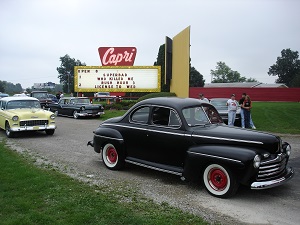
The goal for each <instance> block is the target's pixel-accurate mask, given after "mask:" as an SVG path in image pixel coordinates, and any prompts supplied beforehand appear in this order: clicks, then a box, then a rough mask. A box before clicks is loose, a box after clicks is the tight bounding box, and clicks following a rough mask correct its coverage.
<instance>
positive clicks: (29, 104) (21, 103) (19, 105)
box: [6, 100, 41, 109]
mask: <svg viewBox="0 0 300 225" xmlns="http://www.w3.org/2000/svg"><path fill="white" fill-rule="evenodd" d="M23 108H41V105H40V102H39V101H37V100H16V101H10V102H7V105H6V109H23Z"/></svg>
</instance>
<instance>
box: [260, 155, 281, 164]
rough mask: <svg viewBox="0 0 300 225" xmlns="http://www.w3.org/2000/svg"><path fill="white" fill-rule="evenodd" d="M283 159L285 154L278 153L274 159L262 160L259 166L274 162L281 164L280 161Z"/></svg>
mask: <svg viewBox="0 0 300 225" xmlns="http://www.w3.org/2000/svg"><path fill="white" fill-rule="evenodd" d="M284 158H286V154H285V153H279V154H278V155H277V156H276V158H275V159H271V160H264V161H262V162H261V163H260V165H265V164H269V163H274V162H275V163H276V162H279V163H280V162H281V161H282V160H284Z"/></svg>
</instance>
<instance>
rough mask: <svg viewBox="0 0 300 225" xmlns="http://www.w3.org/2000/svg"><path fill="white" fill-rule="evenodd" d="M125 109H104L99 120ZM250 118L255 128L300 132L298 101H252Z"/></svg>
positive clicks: (276, 131)
mask: <svg viewBox="0 0 300 225" xmlns="http://www.w3.org/2000/svg"><path fill="white" fill-rule="evenodd" d="M125 112H126V111H125V110H106V111H105V115H104V116H103V117H101V120H105V119H108V118H111V117H115V116H122V115H123V114H124V113H125ZM251 114H252V119H253V121H254V124H255V126H256V128H257V130H260V131H269V132H273V133H282V134H300V103H298V102H253V108H252V111H251Z"/></svg>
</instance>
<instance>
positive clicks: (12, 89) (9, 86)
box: [0, 80, 23, 94]
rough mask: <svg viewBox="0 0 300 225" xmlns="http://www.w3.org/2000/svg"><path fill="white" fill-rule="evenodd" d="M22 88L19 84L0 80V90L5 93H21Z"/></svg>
mask: <svg viewBox="0 0 300 225" xmlns="http://www.w3.org/2000/svg"><path fill="white" fill-rule="evenodd" d="M22 91H23V88H22V86H21V84H19V83H17V84H13V83H10V82H7V81H1V80H0V92H4V93H7V94H14V93H21V92H22Z"/></svg>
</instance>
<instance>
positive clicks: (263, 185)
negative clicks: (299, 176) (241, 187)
mask: <svg viewBox="0 0 300 225" xmlns="http://www.w3.org/2000/svg"><path fill="white" fill-rule="evenodd" d="M293 176H294V170H293V168H291V167H290V168H288V171H287V173H286V175H285V176H283V177H281V178H278V179H275V180H270V181H258V182H253V183H252V184H251V189H256V190H261V189H267V188H272V187H276V186H279V185H281V184H283V183H285V182H287V181H288V180H290V179H292V177H293Z"/></svg>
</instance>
